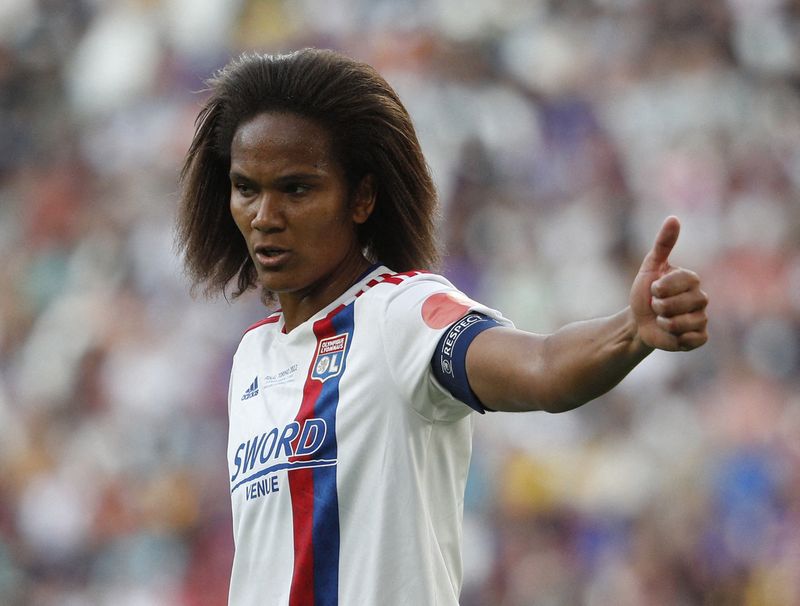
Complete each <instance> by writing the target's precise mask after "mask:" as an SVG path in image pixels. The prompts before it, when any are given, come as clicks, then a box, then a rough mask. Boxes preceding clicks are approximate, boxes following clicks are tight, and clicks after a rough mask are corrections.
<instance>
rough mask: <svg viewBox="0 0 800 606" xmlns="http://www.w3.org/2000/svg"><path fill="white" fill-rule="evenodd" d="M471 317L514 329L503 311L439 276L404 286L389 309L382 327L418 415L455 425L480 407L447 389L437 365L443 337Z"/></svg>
mask: <svg viewBox="0 0 800 606" xmlns="http://www.w3.org/2000/svg"><path fill="white" fill-rule="evenodd" d="M471 312H477V313H478V314H481V315H482V316H485V317H486V318H488V319H491V320H492V321H493V323H497V324H501V325H503V326H512V324H511V322H510V321H508V320H507V319H506V318H504V317H503V316H502V315H501V314H500V313H499V312H498V311H496V310H494V309H491V308H489V307H487V306H485V305H482V304H480V303H478V302H476V301H473V300H472V299H470V298H468V297H467V296H466V295H464V294H463V293H461V292H460V291H459V290H457V289H456V288H455V287H454V286H453V285H452V284H450V283H449V282H448V281H447V280H445V279H444V278H441V277H440V276H435V275H429V276H421V277H418V278H416V279H413V280H410V281H409V282H407V283H404V284H403V285H402V286H400V287H399V288H397V290H396V291H395V292H394V293H393V295H392V296H391V297H390V299H389V300H388V302H387V304H386V307H385V313H384V317H383V318H382V321H381V326H382V331H383V335H382V336H383V342H384V347H385V352H386V358H387V362H388V365H389V368H390V372H391V373H392V375H393V379H394V381H395V383H396V384H397V386H398V388H399V389H400V391H401V393H402V394H403V395H404V397H405V398H406V399H407V400H408V401H409V402H410V404H411V406H412V407H413V408H414V410H415V411H416V412H417V413H419V414H420V415H422V416H423V417H425V418H426V419H429V420H431V421H455V420H458V419H460V418H463V417H464V416H466V415H467V414H469V413H470V412H471V411H472V410H473V408H474V407H475V406H474V402H465V401H464V400H465V399H467V398H462V399H459V398H457V397H455V396H453V395H452V393H451V392H450V390H448V389H445V388H444V387H443V386H442V385H441V384H440V383H439V381H438V380H437V379H436V377H435V376H434V372H433V369H432V365H431V360H432V359H433V358H434V355H435V352H436V351H437V345H438V344H439V343H440V340H441V339H442V337H443V336H445V334H446V333H447V332H448V331H450V329H451V327H453V326H454V325H455V324H457V323H458V322H459V321H460V320H461V319H462V318H464V317H465V316H467V315H469V314H470V313H471Z"/></svg>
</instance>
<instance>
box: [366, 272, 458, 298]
mask: <svg viewBox="0 0 800 606" xmlns="http://www.w3.org/2000/svg"><path fill="white" fill-rule="evenodd" d="M455 290H456V288H455V287H454V286H453V285H452V284H451V283H450V281H449V280H448V279H447V278H445V277H444V276H441V275H439V274H435V273H432V272H429V271H425V270H412V271H405V272H393V271H391V270H389V269H387V268H385V267H382V268H379V270H378V271H376V272H375V273H374V274H373V275H372V276H370V278H369V279H368V280H366V281H365V283H364V285H363V287H362V289H361V291H360V292H359V293H357V297H362V296H363V295H367V297H366V298H367V299H369V300H372V301H385V302H391V301H393V300H395V299H398V298H404V297H407V296H408V295H409V294H410V293H416V294H420V295H422V294H426V293H434V292H447V291H455Z"/></svg>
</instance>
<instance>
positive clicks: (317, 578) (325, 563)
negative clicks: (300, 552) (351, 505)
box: [312, 303, 355, 606]
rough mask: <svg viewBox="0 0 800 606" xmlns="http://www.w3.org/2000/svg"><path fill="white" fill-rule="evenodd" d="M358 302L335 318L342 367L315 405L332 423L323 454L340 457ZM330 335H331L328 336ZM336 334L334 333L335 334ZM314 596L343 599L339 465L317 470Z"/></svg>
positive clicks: (331, 604)
mask: <svg viewBox="0 0 800 606" xmlns="http://www.w3.org/2000/svg"><path fill="white" fill-rule="evenodd" d="M354 307H355V306H354V304H353V303H351V304H350V305H348V306H347V307H345V308H344V309H343V310H342V311H340V312H339V313H338V314H336V315H335V316H334V317H333V318H332V319H331V321H332V325H333V334H334V335H341V334H347V345H346V349H345V351H344V355H343V356H342V362H341V364H342V370H341V372H340V373H339V374H338V375H337V376H336V377H332V378H331V379H329V380H327V381H325V383H324V385H323V387H322V390H321V392H320V394H319V398H317V401H316V403H315V405H314V416H315V417H318V418H321V419H323V420H324V421H325V423H326V425H327V426H328V435H327V437H326V440H325V444H323V445H322V448H321V450H320V453H319V454H320V457H321V458H323V459H328V460H336V458H337V455H338V452H337V451H338V449H337V444H336V410H337V408H338V406H339V381H340V380H341V378H342V376H344V373H345V372H346V371H347V355H348V353H349V352H350V346H351V345H352V343H353V330H354V316H353V311H354V310H353V308H354ZM325 336H328V335H325ZM331 336H333V335H331ZM313 473H314V525H313V528H312V537H313V539H312V540H313V542H314V596H315V598H316V605H317V606H335V605H336V604H338V601H339V496H338V494H337V491H336V467H317V468H315V469H314V472H313Z"/></svg>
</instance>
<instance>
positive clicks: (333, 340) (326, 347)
mask: <svg viewBox="0 0 800 606" xmlns="http://www.w3.org/2000/svg"><path fill="white" fill-rule="evenodd" d="M346 349H347V334H346V333H345V334H343V335H336V336H334V337H328V338H327V339H322V340H321V341H320V342H319V347H317V353H316V355H315V356H314V361H313V362H312V367H313V370H312V371H311V378H312V379H316V380H317V381H322V382H323V383H324V382H325V381H327V380H328V379H332V378H333V377H336V376H338V375H339V373H341V372H342V359H343V357H344V353H345V350H346Z"/></svg>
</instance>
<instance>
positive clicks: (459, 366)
mask: <svg viewBox="0 0 800 606" xmlns="http://www.w3.org/2000/svg"><path fill="white" fill-rule="evenodd" d="M495 326H502V324H500V323H499V322H497V321H496V320H494V319H493V318H490V317H489V316H486V315H484V314H481V313H477V312H472V313H469V314H467V315H466V316H464V317H463V318H461V319H460V320H459V321H458V322H456V323H455V324H453V325H451V326H450V328H448V329H447V331H446V332H445V333H444V334H443V335H442V338H441V339H439V343H438V344H437V345H436V349H435V350H434V353H433V359H432V360H431V370H432V371H433V376H434V377H436V380H437V381H438V382H439V384H440V385H441V386H442V387H444V388H445V389H446V390H447V391H448V392H450V394H451V395H452V396H453V397H454V398H456V399H457V400H460V401H461V402H463V403H464V404H466V405H467V406H469V407H470V408H474V409H475V410H477V411H478V412H479V413H481V414H484V413H485V412H486V410H487V409H486V407H485V406H484V405H483V403H482V402H481V401H480V399H479V398H478V396H477V395H475V392H474V391H472V388H471V387H470V386H469V381H468V380H467V349H469V346H470V344H471V343H472V340H473V339H474V338H475V337H477V336H478V335H479V334H481V333H482V332H483V331H484V330H487V329H489V328H494V327H495Z"/></svg>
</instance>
